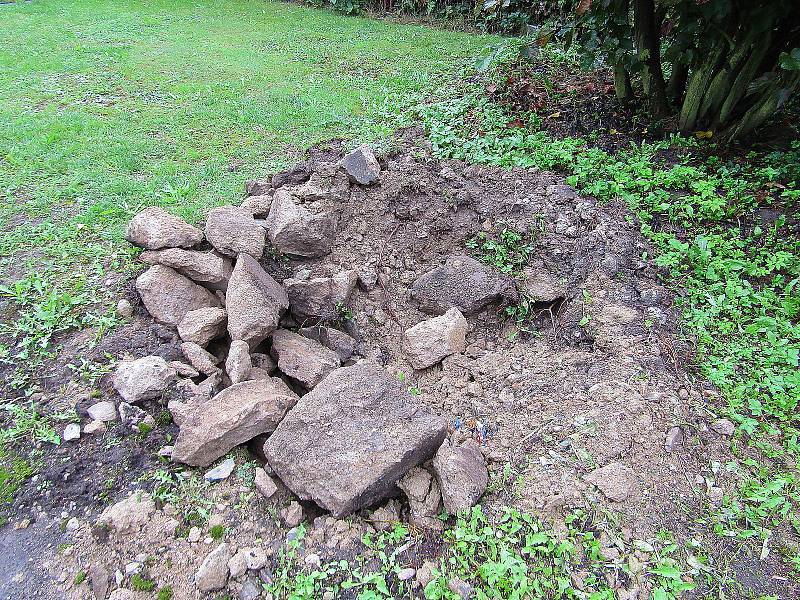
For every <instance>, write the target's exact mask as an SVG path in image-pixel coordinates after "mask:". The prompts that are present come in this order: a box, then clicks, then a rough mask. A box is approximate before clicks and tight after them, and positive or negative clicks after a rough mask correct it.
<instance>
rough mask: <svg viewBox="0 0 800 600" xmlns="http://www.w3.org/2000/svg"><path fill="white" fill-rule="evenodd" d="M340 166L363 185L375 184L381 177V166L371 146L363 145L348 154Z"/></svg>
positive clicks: (340, 162)
mask: <svg viewBox="0 0 800 600" xmlns="http://www.w3.org/2000/svg"><path fill="white" fill-rule="evenodd" d="M339 164H340V165H341V166H342V167H343V168H344V170H345V171H347V174H348V175H349V176H350V178H351V179H353V180H354V181H357V182H358V183H360V184H361V185H370V184H371V183H375V182H376V181H378V178H379V177H380V175H381V165H380V164H379V163H378V159H377V158H375V153H374V152H373V151H372V147H371V146H370V145H369V144H362V145H360V146H359V147H358V148H356V149H355V150H353V151H352V152H350V153H348V154H346V155H345V156H344V158H342V160H341V161H339Z"/></svg>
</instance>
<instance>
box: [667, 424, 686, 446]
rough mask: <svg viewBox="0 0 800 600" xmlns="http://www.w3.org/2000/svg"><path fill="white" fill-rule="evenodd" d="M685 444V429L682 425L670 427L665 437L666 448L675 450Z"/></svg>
mask: <svg viewBox="0 0 800 600" xmlns="http://www.w3.org/2000/svg"><path fill="white" fill-rule="evenodd" d="M682 445H683V429H681V428H680V427H677V426H675V427H670V430H669V431H667V435H666V436H665V438H664V450H666V451H667V452H675V451H676V450H678V449H679V448H680V447H681V446H682Z"/></svg>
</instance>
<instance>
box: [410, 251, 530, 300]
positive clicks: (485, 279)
mask: <svg viewBox="0 0 800 600" xmlns="http://www.w3.org/2000/svg"><path fill="white" fill-rule="evenodd" d="M411 297H412V298H413V299H414V300H416V301H417V302H418V303H419V308H420V310H421V311H423V312H426V313H429V314H437V315H441V314H444V313H445V312H447V311H448V310H449V309H451V308H453V307H455V308H458V309H459V310H460V311H461V312H462V313H463V314H465V315H472V314H475V313H477V312H478V311H480V310H481V309H482V308H483V307H484V306H486V305H488V304H491V303H492V302H497V301H499V300H504V301H507V302H510V303H516V302H518V301H519V293H518V292H517V288H516V285H515V284H514V280H513V279H512V278H511V277H508V276H507V275H503V274H502V273H499V272H498V271H496V270H495V269H492V268H491V267H489V266H487V265H484V264H483V263H481V262H479V261H477V260H475V259H474V258H471V257H469V256H451V257H450V258H448V259H447V261H446V262H445V264H444V265H442V266H440V267H436V268H435V269H432V270H431V271H428V272H427V273H425V274H423V275H422V276H420V277H419V278H417V280H416V281H415V282H414V283H413V284H412V286H411Z"/></svg>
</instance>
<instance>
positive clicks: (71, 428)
mask: <svg viewBox="0 0 800 600" xmlns="http://www.w3.org/2000/svg"><path fill="white" fill-rule="evenodd" d="M63 437H64V441H65V442H71V441H73V440H79V439H81V425H80V423H70V424H69V425H67V426H66V427H65V428H64V436H63Z"/></svg>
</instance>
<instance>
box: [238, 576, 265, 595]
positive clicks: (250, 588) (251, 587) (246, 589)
mask: <svg viewBox="0 0 800 600" xmlns="http://www.w3.org/2000/svg"><path fill="white" fill-rule="evenodd" d="M263 589H264V588H263V586H262V585H261V582H260V581H258V580H257V579H254V578H252V577H251V578H250V579H247V580H246V581H245V582H244V583H243V584H242V589H241V590H239V600H256V599H257V598H260V597H261V590H263Z"/></svg>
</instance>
